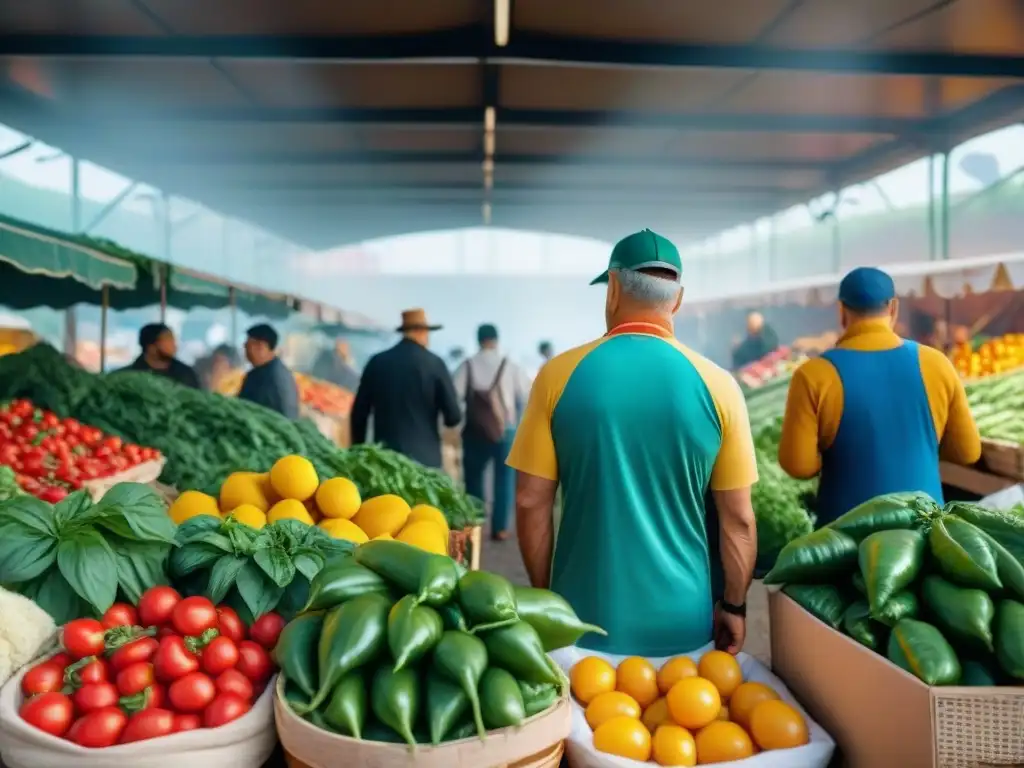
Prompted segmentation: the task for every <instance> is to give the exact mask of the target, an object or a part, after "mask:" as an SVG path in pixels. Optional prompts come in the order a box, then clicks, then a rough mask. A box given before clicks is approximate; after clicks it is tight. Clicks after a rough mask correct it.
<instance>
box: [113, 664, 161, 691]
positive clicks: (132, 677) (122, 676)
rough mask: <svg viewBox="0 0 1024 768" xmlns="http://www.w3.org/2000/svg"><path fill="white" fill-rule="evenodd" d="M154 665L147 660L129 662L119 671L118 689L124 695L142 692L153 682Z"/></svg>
mask: <svg viewBox="0 0 1024 768" xmlns="http://www.w3.org/2000/svg"><path fill="white" fill-rule="evenodd" d="M153 681H154V678H153V665H152V664H149V663H147V662H145V661H139V662H136V663H135V664H129V665H128V666H127V667H125V668H124V669H122V670H121V671H120V672H118V673H117V690H119V691H120V692H121V695H122V696H133V695H135V694H136V693H142V692H143V691H144V690H146V689H147V688H148V687H149V686H151V685H152V684H153Z"/></svg>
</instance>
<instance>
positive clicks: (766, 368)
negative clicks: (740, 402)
mask: <svg viewBox="0 0 1024 768" xmlns="http://www.w3.org/2000/svg"><path fill="white" fill-rule="evenodd" d="M806 359H807V356H806V355H803V354H800V353H798V352H796V351H795V350H793V349H790V348H789V347H779V348H778V349H776V350H775V351H774V352H772V353H770V354H768V355H765V356H764V357H762V358H761V359H760V360H758V361H756V362H753V363H750V364H749V365H745V366H743V367H742V368H740V370H739V371H737V373H736V378H737V379H739V380H740V383H741V384H743V386H745V387H748V388H750V389H758V388H760V387H763V386H765V385H767V384H769V383H774V382H775V380H776V379H779V378H784V379H788V378H789V376H790V375H792V373H793V371H795V370H796V369H797V368H798V367H799V366H800V364H801V363H802V362H803V361H804V360H806Z"/></svg>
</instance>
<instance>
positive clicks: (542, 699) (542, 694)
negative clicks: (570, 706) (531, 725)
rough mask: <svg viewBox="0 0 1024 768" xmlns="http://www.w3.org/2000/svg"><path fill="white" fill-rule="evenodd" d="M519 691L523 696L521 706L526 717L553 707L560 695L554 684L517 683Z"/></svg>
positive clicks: (557, 687)
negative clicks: (524, 709)
mask: <svg viewBox="0 0 1024 768" xmlns="http://www.w3.org/2000/svg"><path fill="white" fill-rule="evenodd" d="M519 690H520V691H521V692H522V694H523V706H524V707H525V708H526V716H527V717H533V716H534V715H538V714H540V713H541V712H544V711H545V710H548V709H550V708H551V707H552V706H554V704H555V702H557V701H558V699H559V697H561V695H562V693H561V691H560V690H559V686H557V685H555V684H554V683H524V682H523V681H522V680H520V681H519Z"/></svg>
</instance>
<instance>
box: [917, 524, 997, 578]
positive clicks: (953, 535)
mask: <svg viewBox="0 0 1024 768" xmlns="http://www.w3.org/2000/svg"><path fill="white" fill-rule="evenodd" d="M928 543H929V544H930V545H931V550H932V555H933V556H934V557H935V561H936V562H937V563H938V565H939V570H940V571H942V573H943V575H944V576H946V577H947V578H948V579H949V580H950V581H952V582H954V583H955V584H960V585H962V586H965V587H977V588H978V589H984V590H986V591H995V590H998V589H1001V588H1002V586H1003V583H1002V582H1001V581H1000V580H999V571H998V568H997V566H996V558H995V555H994V554H993V553H992V547H990V546H989V544H988V541H986V539H985V534H984V533H983V532H982V531H980V530H979V529H978V528H976V527H974V526H973V525H971V524H970V523H968V522H965V521H963V520H960V519H959V518H956V517H947V518H944V519H942V520H936V521H935V523H934V524H933V525H932V531H931V534H930V535H929V537H928Z"/></svg>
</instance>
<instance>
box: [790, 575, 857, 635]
mask: <svg viewBox="0 0 1024 768" xmlns="http://www.w3.org/2000/svg"><path fill="white" fill-rule="evenodd" d="M782 593H783V594H784V595H786V596H787V597H790V598H792V600H793V601H794V602H795V603H796V604H797V605H799V606H800V607H801V608H803V609H804V610H805V611H807V612H808V613H810V614H811V615H812V616H814V617H815V618H816V619H818V620H819V621H823V622H825V623H826V624H828V625H829V626H830V627H832V629H839V627H840V625H841V624H842V623H843V614H844V613H845V612H846V605H847V603H848V601H847V599H846V598H845V597H843V594H842V592H840V591H839V589H837V588H836V587H835V586H833V585H832V584H787V585H786V586H784V587H783V588H782Z"/></svg>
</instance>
